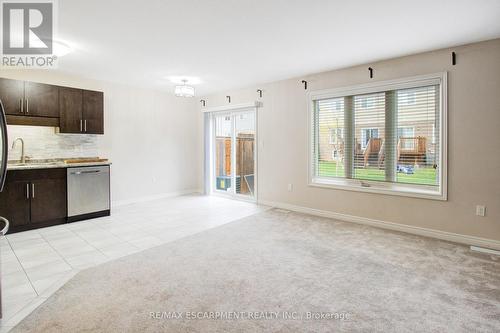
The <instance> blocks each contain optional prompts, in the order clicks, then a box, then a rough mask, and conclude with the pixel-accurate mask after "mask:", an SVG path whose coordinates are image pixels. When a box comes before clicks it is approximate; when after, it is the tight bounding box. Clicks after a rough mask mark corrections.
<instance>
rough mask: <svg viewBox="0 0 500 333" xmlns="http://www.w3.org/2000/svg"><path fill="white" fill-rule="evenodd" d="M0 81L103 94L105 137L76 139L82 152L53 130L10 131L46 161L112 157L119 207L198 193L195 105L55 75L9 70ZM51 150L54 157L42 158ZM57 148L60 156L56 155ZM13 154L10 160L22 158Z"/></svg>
mask: <svg viewBox="0 0 500 333" xmlns="http://www.w3.org/2000/svg"><path fill="white" fill-rule="evenodd" d="M0 76H2V77H8V78H15V79H20V80H29V81H36V82H43V83H50V84H57V85H61V86H70V87H78V88H84V89H93V90H100V91H103V92H104V133H105V134H104V135H94V136H88V137H85V136H81V135H76V137H81V138H82V139H83V140H85V141H86V145H87V146H86V147H84V148H81V147H82V146H80V145H78V144H77V143H76V144H75V141H77V142H78V139H75V137H69V136H70V135H67V134H65V135H60V134H55V133H54V129H53V128H50V129H41V128H34V127H32V128H28V129H27V128H26V127H24V126H22V127H21V126H9V139H10V140H12V139H13V138H14V137H18V136H23V134H24V135H26V136H27V137H29V138H30V140H28V142H27V147H26V154H27V155H34V156H33V157H35V158H37V157H38V158H47V157H56V156H57V155H64V156H59V157H76V156H78V155H83V156H94V155H95V154H96V153H97V154H98V155H99V156H100V157H104V158H109V159H110V160H111V162H112V163H113V165H112V167H111V190H112V201H113V202H114V203H115V204H120V203H128V202H133V201H135V200H140V199H143V198H145V197H155V196H162V195H166V194H168V193H174V192H183V191H192V190H198V189H199V184H200V183H201V178H200V173H201V171H200V170H201V164H202V159H201V148H200V145H199V144H198V143H199V140H200V138H199V137H200V136H201V133H199V131H197V129H198V128H200V126H201V125H200V124H201V120H200V119H199V117H198V113H197V110H196V108H195V100H193V99H185V98H178V97H175V96H173V95H172V94H170V93H169V92H166V91H165V92H162V91H154V90H145V89H141V88H137V87H131V86H127V85H123V84H116V83H110V82H102V81H94V80H86V79H83V78H80V77H75V76H72V75H68V74H64V73H58V72H54V71H34V70H31V71H30V70H28V71H22V70H8V71H2V72H1V73H0ZM47 131H49V132H47ZM51 133H52V134H51ZM50 135H53V137H50ZM48 136H49V137H48ZM37 137H38V138H39V140H36V138H37ZM47 138H48V139H47ZM82 143H83V141H82ZM47 147H50V148H51V149H50V154H45V153H43V150H44V148H47ZM57 147H59V151H58V152H55V153H54V151H53V150H54V149H57ZM75 147H76V148H75ZM78 147H80V148H78ZM71 152H73V153H71ZM15 154H16V152H12V153H11V154H10V157H11V158H18V156H17V157H15ZM69 155H71V156H69Z"/></svg>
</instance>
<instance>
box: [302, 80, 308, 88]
mask: <svg viewBox="0 0 500 333" xmlns="http://www.w3.org/2000/svg"><path fill="white" fill-rule="evenodd" d="M302 83H303V84H304V90H307V81H306V80H302Z"/></svg>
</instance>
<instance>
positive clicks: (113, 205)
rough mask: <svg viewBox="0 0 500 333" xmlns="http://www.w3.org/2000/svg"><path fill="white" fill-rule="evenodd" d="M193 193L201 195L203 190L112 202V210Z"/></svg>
mask: <svg viewBox="0 0 500 333" xmlns="http://www.w3.org/2000/svg"><path fill="white" fill-rule="evenodd" d="M192 193H201V190H200V189H189V190H182V191H174V192H167V193H160V194H155V195H148V196H144V197H138V198H133V199H127V200H117V201H112V202H111V208H114V207H120V206H125V205H131V204H134V203H138V202H147V201H153V200H158V199H165V198H173V197H178V196H181V195H187V194H192Z"/></svg>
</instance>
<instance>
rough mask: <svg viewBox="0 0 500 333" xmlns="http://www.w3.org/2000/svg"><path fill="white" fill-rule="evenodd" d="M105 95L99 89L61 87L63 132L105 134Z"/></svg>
mask: <svg viewBox="0 0 500 333" xmlns="http://www.w3.org/2000/svg"><path fill="white" fill-rule="evenodd" d="M103 97H104V95H103V93H102V92H99V91H91V90H81V89H74V88H60V90H59V112H60V131H61V133H84V134H104V107H103V103H104V98H103Z"/></svg>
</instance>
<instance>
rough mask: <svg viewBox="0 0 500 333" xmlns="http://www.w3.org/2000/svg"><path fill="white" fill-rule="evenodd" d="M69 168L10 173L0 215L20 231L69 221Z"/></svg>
mask: <svg viewBox="0 0 500 333" xmlns="http://www.w3.org/2000/svg"><path fill="white" fill-rule="evenodd" d="M66 191H67V189H66V169H37V170H9V171H8V172H7V178H6V183H5V187H4V191H3V192H1V193H0V215H1V216H4V217H5V218H6V219H8V220H9V221H10V231H9V232H17V231H23V230H28V229H34V228H40V227H45V226H50V225H55V224H60V223H64V222H66V216H67V203H66V202H67V196H66Z"/></svg>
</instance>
